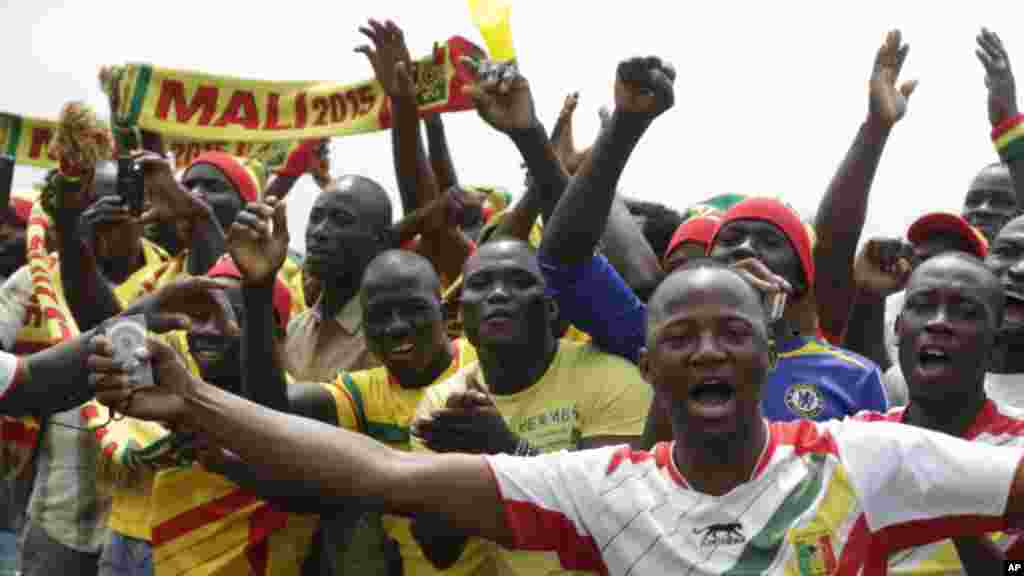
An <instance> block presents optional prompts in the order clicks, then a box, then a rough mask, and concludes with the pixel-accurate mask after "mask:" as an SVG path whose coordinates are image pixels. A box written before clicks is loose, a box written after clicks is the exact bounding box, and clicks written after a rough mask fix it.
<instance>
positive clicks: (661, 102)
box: [615, 56, 676, 122]
mask: <svg viewBox="0 0 1024 576" xmlns="http://www.w3.org/2000/svg"><path fill="white" fill-rule="evenodd" d="M675 80H676V71H675V68H673V67H672V65H671V64H669V63H668V62H662V60H661V59H660V58H658V57H657V56H649V57H647V58H630V59H629V60H624V61H622V62H620V63H619V66H618V68H617V69H616V71H615V111H616V112H621V113H627V114H632V115H636V116H639V117H641V118H643V119H644V120H646V121H648V122H650V121H651V120H654V119H655V118H657V117H658V116H659V115H660V114H662V113H663V112H665V111H666V110H668V109H669V108H671V107H672V106H673V105H674V104H675V89H674V88H673V84H674V83H675Z"/></svg>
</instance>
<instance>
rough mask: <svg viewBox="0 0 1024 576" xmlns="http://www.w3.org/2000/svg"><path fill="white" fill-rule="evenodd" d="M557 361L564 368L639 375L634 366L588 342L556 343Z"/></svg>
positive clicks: (562, 341)
mask: <svg viewBox="0 0 1024 576" xmlns="http://www.w3.org/2000/svg"><path fill="white" fill-rule="evenodd" d="M558 355H559V356H560V358H559V361H560V362H562V363H563V365H564V366H565V367H566V368H573V369H577V370H579V369H582V370H591V371H595V372H604V371H609V370H610V371H614V372H616V373H630V374H636V375H639V374H640V371H639V370H638V369H637V367H636V365H635V364H633V363H632V362H629V361H628V360H626V359H624V358H622V357H621V356H616V355H615V354H609V353H607V352H604V351H603V350H601V349H600V348H598V347H597V346H594V345H593V344H591V343H590V342H580V341H575V340H565V339H562V340H559V341H558Z"/></svg>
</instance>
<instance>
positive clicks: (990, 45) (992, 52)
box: [978, 34, 1000, 60]
mask: <svg viewBox="0 0 1024 576" xmlns="http://www.w3.org/2000/svg"><path fill="white" fill-rule="evenodd" d="M978 44H980V45H981V47H982V48H984V49H985V52H986V53H988V55H989V56H990V57H991V58H992V59H993V60H995V59H997V58H999V56H1000V54H999V47H998V46H996V45H995V43H994V42H993V41H992V38H990V37H989V36H988V35H985V34H982V35H981V36H978Z"/></svg>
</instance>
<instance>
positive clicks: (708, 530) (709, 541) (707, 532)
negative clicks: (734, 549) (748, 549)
mask: <svg viewBox="0 0 1024 576" xmlns="http://www.w3.org/2000/svg"><path fill="white" fill-rule="evenodd" d="M693 533H694V535H696V536H700V537H701V539H700V547H701V548H717V547H719V546H734V545H736V544H743V543H744V542H746V541H747V537H746V536H745V535H744V534H743V525H742V524H740V523H739V522H727V523H723V524H712V525H710V526H705V527H703V528H695V529H694V530H693Z"/></svg>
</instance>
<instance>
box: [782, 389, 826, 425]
mask: <svg viewBox="0 0 1024 576" xmlns="http://www.w3.org/2000/svg"><path fill="white" fill-rule="evenodd" d="M784 398H785V401H786V407H787V408H789V410H790V412H792V413H794V414H796V415H797V416H800V417H801V418H814V417H815V416H817V415H819V414H821V413H822V411H823V410H825V397H824V396H823V395H822V393H821V390H818V387H817V386H815V385H814V384H793V385H792V386H790V387H789V389H788V390H786V395H785V397H784Z"/></svg>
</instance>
